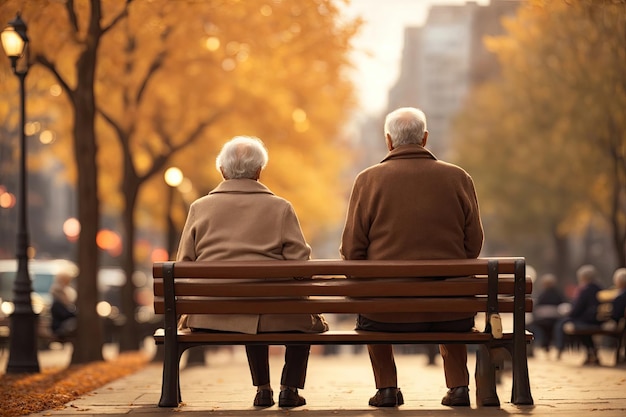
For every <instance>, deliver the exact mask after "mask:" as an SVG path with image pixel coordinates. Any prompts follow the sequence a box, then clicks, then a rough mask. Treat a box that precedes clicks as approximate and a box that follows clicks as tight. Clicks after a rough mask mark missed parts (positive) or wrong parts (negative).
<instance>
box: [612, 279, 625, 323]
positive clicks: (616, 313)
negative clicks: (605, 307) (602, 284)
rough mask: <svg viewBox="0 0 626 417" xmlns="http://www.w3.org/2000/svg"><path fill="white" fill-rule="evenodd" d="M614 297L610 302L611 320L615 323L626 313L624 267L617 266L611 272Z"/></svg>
mask: <svg viewBox="0 0 626 417" xmlns="http://www.w3.org/2000/svg"><path fill="white" fill-rule="evenodd" d="M613 284H614V285H615V292H616V293H615V298H613V301H612V302H611V305H612V308H611V320H612V321H613V322H614V323H615V324H617V322H619V321H620V320H621V319H623V318H624V315H625V314H626V268H619V269H617V270H616V271H615V272H614V273H613Z"/></svg>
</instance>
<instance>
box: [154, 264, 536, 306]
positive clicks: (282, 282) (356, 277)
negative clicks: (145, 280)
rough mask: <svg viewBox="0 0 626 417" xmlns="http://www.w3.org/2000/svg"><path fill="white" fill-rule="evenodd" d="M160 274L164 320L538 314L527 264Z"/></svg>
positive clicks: (184, 268) (169, 267)
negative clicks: (231, 316)
mask: <svg viewBox="0 0 626 417" xmlns="http://www.w3.org/2000/svg"><path fill="white" fill-rule="evenodd" d="M153 275H154V295H155V299H154V308H155V312H156V313H158V314H163V313H165V312H166V311H167V310H169V311H170V313H174V314H176V315H178V314H184V313H187V314H203V313H205V314H211V313H212V314H229V313H252V314H265V313H376V312H433V313H435V312H474V313H476V312H481V311H484V312H515V311H517V312H518V315H520V314H523V313H524V312H527V311H531V310H532V301H531V298H530V294H531V291H532V283H531V281H530V280H529V279H527V278H526V271H525V261H524V258H481V259H468V260H419V261H369V260H367V261H341V260H311V261H248V262H240V261H219V262H163V263H156V264H154V268H153ZM453 277H454V278H453ZM294 278H297V279H294ZM442 278H449V279H445V280H444V279H442ZM513 295H515V297H513Z"/></svg>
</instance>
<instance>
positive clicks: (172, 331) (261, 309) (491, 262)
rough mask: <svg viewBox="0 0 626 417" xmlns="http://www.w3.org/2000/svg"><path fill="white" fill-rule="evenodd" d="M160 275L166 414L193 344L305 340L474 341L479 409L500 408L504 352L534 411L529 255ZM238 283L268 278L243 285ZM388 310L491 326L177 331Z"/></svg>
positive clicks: (177, 396) (179, 267)
mask: <svg viewBox="0 0 626 417" xmlns="http://www.w3.org/2000/svg"><path fill="white" fill-rule="evenodd" d="M153 274H154V296H155V298H154V308H155V313H157V314H163V315H164V329H159V330H157V331H156V332H155V334H154V339H155V341H156V343H157V344H164V355H165V357H164V362H163V381H162V391H161V399H160V401H159V406H161V407H177V406H178V405H179V403H180V402H181V400H182V399H181V393H180V382H179V378H180V377H179V363H180V358H181V355H182V354H183V352H184V351H185V350H187V349H189V348H191V347H194V346H201V345H246V344H270V345H284V344H299V343H305V344H313V345H326V344H340V345H341V344H348V345H351V344H374V343H391V344H432V343H437V344H439V343H462V344H476V345H478V346H479V349H478V353H477V361H476V381H477V389H476V391H477V392H476V396H477V402H478V405H494V404H493V400H494V398H495V399H496V400H497V402H498V404H499V400H498V399H497V394H496V380H495V373H496V369H497V368H498V367H499V365H500V364H501V363H500V362H501V361H502V358H504V357H505V356H503V355H501V353H502V352H506V353H507V355H510V358H511V362H512V372H513V387H512V393H511V402H512V403H514V404H517V405H525V404H533V399H532V396H531V392H530V382H529V377H528V364H527V358H526V344H527V343H529V342H530V341H531V340H532V334H530V333H528V332H526V330H525V327H526V326H525V313H526V312H529V311H532V300H531V298H530V294H531V291H532V283H531V281H530V279H528V278H527V277H526V264H525V260H524V258H484V259H470V260H430V261H428V260H421V261H341V260H311V261H261V262H256V261H254V262H237V261H219V262H163V263H155V264H154V266H153ZM294 277H297V278H296V279H293V278H294ZM425 277H428V278H431V279H424V278H425ZM452 277H457V278H452ZM458 277H461V278H458ZM217 278H219V279H217ZM238 278H245V279H251V278H254V279H262V280H259V281H256V282H250V281H249V280H248V282H244V280H242V279H238ZM286 278H287V279H286ZM289 278H291V279H289ZM392 278H397V279H392ZM443 278H450V279H443ZM280 297H284V298H280ZM381 312H406V313H411V312H432V313H437V312H458V313H467V312H471V313H479V312H484V313H486V317H487V320H486V323H487V325H486V328H485V330H484V331H482V332H480V331H473V332H464V333H447V332H436V333H435V332H433V333H425V332H422V333H387V332H368V331H356V330H348V331H343V330H342V331H338V330H333V329H331V330H330V331H328V332H325V333H314V334H309V333H259V334H242V333H228V332H183V331H178V330H177V319H178V317H179V315H180V314H229V313H249V314H268V313H273V314H276V313H349V314H350V313H352V314H358V313H381ZM498 313H513V331H512V332H504V333H502V331H501V328H500V329H498V323H497V320H496V319H497V318H498ZM492 330H493V331H492ZM506 357H507V358H508V356H506ZM363 366H369V364H365V363H364V364H363Z"/></svg>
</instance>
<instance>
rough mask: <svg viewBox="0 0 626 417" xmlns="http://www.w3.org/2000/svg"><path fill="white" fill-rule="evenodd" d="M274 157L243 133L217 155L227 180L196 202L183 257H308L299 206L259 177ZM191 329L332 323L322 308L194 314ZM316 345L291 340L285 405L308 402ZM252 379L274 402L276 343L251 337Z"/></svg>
mask: <svg viewBox="0 0 626 417" xmlns="http://www.w3.org/2000/svg"><path fill="white" fill-rule="evenodd" d="M267 161H268V155H267V150H266V149H265V146H264V145H263V142H261V140H259V139H258V138H254V137H243V136H238V137H235V138H233V139H231V140H230V141H228V142H227V143H226V144H225V145H224V146H223V148H222V150H221V152H220V153H219V155H218V156H217V161H216V167H217V169H218V171H219V172H220V173H221V174H222V176H223V178H224V180H223V181H222V182H221V183H220V184H219V185H218V186H217V187H216V188H215V189H213V190H212V191H211V192H209V194H208V195H207V196H204V197H201V198H199V199H198V200H196V201H194V202H193V203H192V204H191V207H190V208H189V213H188V215H187V221H186V223H185V226H184V228H183V232H182V236H181V239H180V246H179V248H178V255H177V257H176V259H177V260H178V261H216V260H239V261H253V260H256V261H258V260H308V259H309V258H310V255H311V248H310V247H309V245H308V244H307V243H306V241H305V239H304V236H303V234H302V230H301V229H300V223H299V221H298V218H297V217H296V213H295V211H294V209H293V207H292V205H291V203H289V202H288V201H287V200H285V199H283V198H280V197H278V196H276V195H274V194H273V193H272V192H271V191H270V190H269V189H268V188H267V187H266V186H265V185H263V184H262V183H261V182H259V177H260V175H261V171H262V170H263V169H264V168H265V166H266V165H267ZM179 326H180V327H181V328H189V329H190V330H191V331H203V330H204V331H206V330H209V331H230V332H241V333H263V332H287V331H300V332H307V333H319V332H324V331H326V330H328V325H327V323H326V321H325V319H324V317H323V316H321V315H317V314H290V315H286V314H263V315H252V314H232V315H223V314H218V315H210V314H195V315H189V316H185V317H183V318H182V319H181V322H180V323H179ZM309 352H310V345H304V344H303V345H288V346H286V351H285V364H284V366H283V372H282V377H281V386H280V395H279V397H278V405H279V407H298V406H301V405H304V404H306V400H305V399H304V397H302V396H300V395H299V394H298V389H302V388H304V382H305V378H306V371H307V364H308V359H309ZM246 354H247V356H248V364H249V366H250V373H251V375H252V383H253V385H254V386H256V387H257V393H256V396H255V398H254V402H253V405H254V406H256V407H270V406H272V405H274V398H273V395H274V393H273V390H272V386H271V384H270V370H269V346H268V345H246Z"/></svg>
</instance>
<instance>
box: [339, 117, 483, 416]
mask: <svg viewBox="0 0 626 417" xmlns="http://www.w3.org/2000/svg"><path fill="white" fill-rule="evenodd" d="M384 133H385V141H386V144H387V148H388V149H389V153H388V154H387V156H385V158H384V159H383V160H382V162H380V163H379V164H377V165H374V166H372V167H369V168H368V169H366V170H364V171H363V172H361V173H360V174H359V175H358V176H357V178H356V180H355V182H354V186H353V188H352V194H351V196H350V203H349V207H348V213H347V218H346V223H345V227H344V231H343V236H342V242H341V248H340V252H341V255H342V257H343V258H344V259H350V260H352V259H375V260H384V259H391V260H393V259H466V258H476V257H478V255H479V253H480V250H481V248H482V243H483V228H482V223H481V220H480V213H479V208H478V200H477V198H476V193H475V190H474V184H473V181H472V178H471V177H470V176H469V175H468V174H467V172H465V171H464V170H463V169H461V168H459V167H457V166H455V165H452V164H449V163H446V162H443V161H440V160H438V159H437V158H436V157H435V156H434V155H433V154H432V153H431V152H429V151H428V150H426V148H425V146H426V142H427V139H428V131H427V130H426V117H425V115H424V113H423V112H422V111H421V110H418V109H415V108H400V109H397V110H395V111H393V112H391V113H390V114H388V115H387V117H386V119H385V127H384ZM473 326H474V317H473V315H458V314H452V313H450V314H439V315H433V314H391V313H390V314H376V315H374V314H372V315H369V314H368V315H359V317H358V322H357V329H360V330H371V331H389V332H403V331H406V332H414V331H425V332H428V331H458V332H465V331H470V330H471V329H472V328H473ZM439 348H440V352H441V356H442V358H443V365H444V373H445V378H446V385H447V387H448V388H449V390H448V393H447V395H446V396H445V397H444V398H443V400H442V404H443V405H447V406H469V405H470V401H469V389H468V385H469V373H468V371H467V348H466V346H465V345H441V346H440V347H439ZM368 351H369V355H370V360H371V363H372V368H373V371H374V379H375V382H376V388H377V389H378V391H377V393H376V395H375V396H374V397H372V398H371V399H370V401H369V404H370V405H371V406H375V407H394V406H397V405H402V404H403V403H404V399H403V396H402V393H401V392H400V389H399V388H398V384H397V371H396V365H395V361H394V356H393V350H392V346H391V345H370V346H368Z"/></svg>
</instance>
